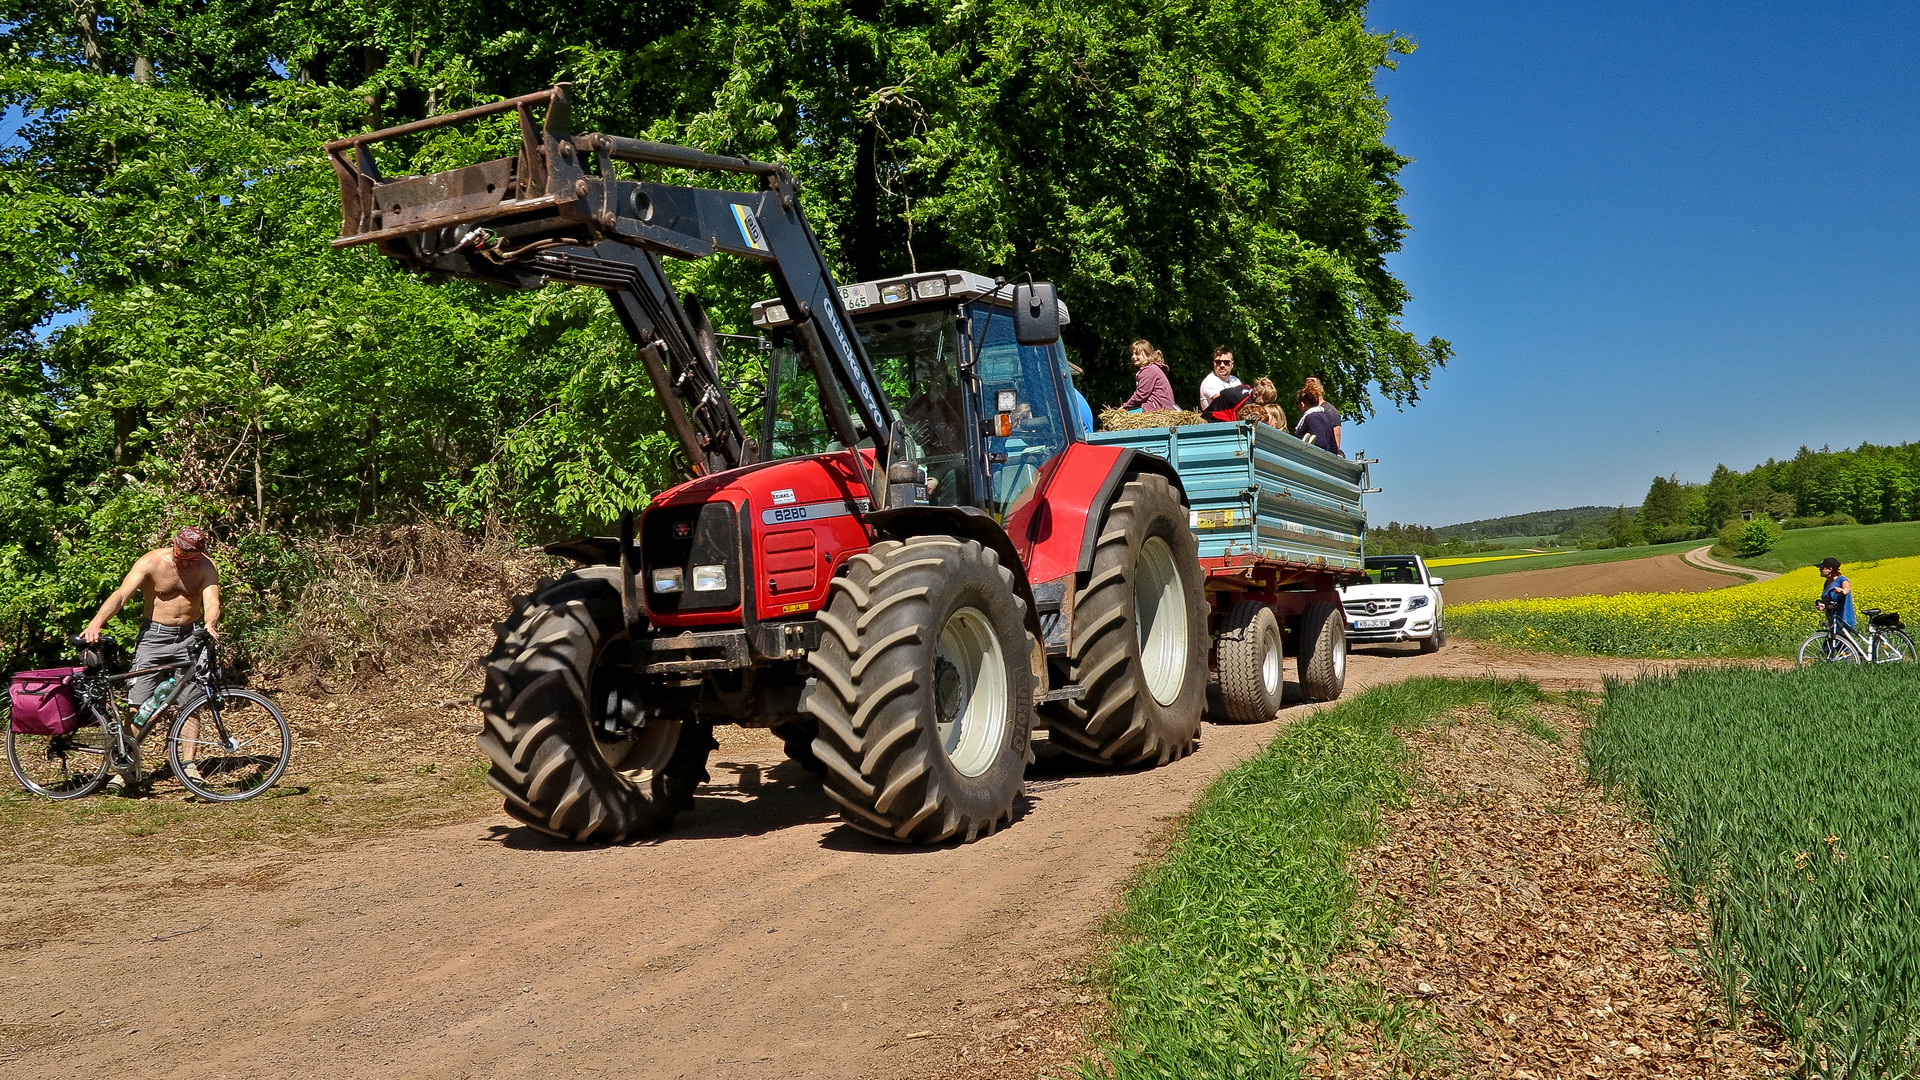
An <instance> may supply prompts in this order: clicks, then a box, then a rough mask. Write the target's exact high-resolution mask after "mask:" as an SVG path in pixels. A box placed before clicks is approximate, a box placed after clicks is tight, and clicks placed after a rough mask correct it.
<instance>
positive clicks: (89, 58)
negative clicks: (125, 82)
mask: <svg viewBox="0 0 1920 1080" xmlns="http://www.w3.org/2000/svg"><path fill="white" fill-rule="evenodd" d="M68 3H69V4H70V5H71V6H72V8H73V24H74V28H75V29H76V30H78V31H79V33H80V55H81V57H83V58H84V59H85V60H86V62H87V70H88V71H91V72H93V73H94V74H95V75H105V74H106V73H107V60H106V57H105V56H103V55H102V54H101V52H100V12H99V10H98V9H97V8H95V7H94V0H68Z"/></svg>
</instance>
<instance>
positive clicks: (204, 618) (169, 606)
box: [80, 526, 220, 706]
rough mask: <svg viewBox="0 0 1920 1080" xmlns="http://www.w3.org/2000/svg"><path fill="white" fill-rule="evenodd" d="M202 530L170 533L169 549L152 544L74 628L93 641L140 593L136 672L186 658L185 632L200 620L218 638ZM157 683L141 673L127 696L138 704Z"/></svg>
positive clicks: (216, 572)
mask: <svg viewBox="0 0 1920 1080" xmlns="http://www.w3.org/2000/svg"><path fill="white" fill-rule="evenodd" d="M206 546H207V534H206V533H203V532H201V531H200V530H199V529H196V528H193V527H191V526H189V527H187V528H184V529H181V530H180V531H179V532H177V533H174V534H173V545H172V546H171V547H163V548H156V549H154V550H152V551H149V552H147V553H146V554H145V555H142V556H140V558H139V559H138V560H136V561H135V562H134V564H133V569H131V570H129V571H127V579H126V580H125V581H122V582H121V583H120V587H119V588H118V589H115V590H114V591H113V595H112V596H109V597H107V600H106V603H104V604H101V605H100V610H99V611H97V612H95V613H94V616H93V621H92V622H90V623H88V624H87V628H86V629H85V630H82V631H81V632H80V636H81V638H83V639H85V640H87V641H99V640H100V631H101V630H102V629H104V628H105V627H106V625H107V620H109V619H111V618H113V617H114V616H115V615H117V614H119V612H120V609H121V608H122V607H124V606H125V605H126V602H127V601H128V600H130V599H132V598H133V594H134V593H135V592H140V593H143V594H145V600H144V606H143V607H142V609H141V612H140V639H139V641H138V643H137V644H135V645H134V648H133V666H134V668H135V669H136V670H137V669H139V668H144V667H154V666H155V665H158V664H171V663H177V662H179V661H182V660H185V659H186V658H187V635H188V634H191V633H192V632H193V626H194V624H195V623H205V624H206V627H207V633H209V634H212V635H213V636H214V637H216V638H218V637H219V636H220V569H219V567H216V566H214V565H213V560H211V559H209V558H207V556H206V552H205V548H206ZM159 684H160V676H159V675H143V676H141V677H140V678H138V679H135V680H133V684H132V686H131V687H130V688H129V690H130V693H129V696H128V700H129V701H131V702H133V703H134V705H135V706H138V705H140V704H142V703H143V702H145V701H146V700H147V697H148V696H149V695H151V694H152V693H153V689H154V687H156V686H158V685H159Z"/></svg>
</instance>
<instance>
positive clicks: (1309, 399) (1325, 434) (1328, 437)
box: [1293, 376, 1347, 457]
mask: <svg viewBox="0 0 1920 1080" xmlns="http://www.w3.org/2000/svg"><path fill="white" fill-rule="evenodd" d="M1295 400H1297V401H1299V403H1300V407H1301V409H1302V410H1303V411H1302V412H1301V414H1300V422H1299V423H1297V424H1295V425H1294V426H1293V433H1294V434H1295V435H1298V436H1300V440H1301V441H1302V442H1310V443H1312V444H1313V445H1315V446H1317V447H1319V448H1320V449H1322V450H1325V451H1326V452H1327V453H1329V454H1333V455H1334V456H1336V457H1346V456H1347V455H1346V454H1345V453H1343V452H1341V450H1340V410H1339V409H1336V408H1334V407H1333V403H1332V402H1329V401H1328V400H1327V390H1326V387H1324V386H1322V385H1321V383H1320V380H1319V379H1317V378H1314V377H1312V376H1308V378H1307V381H1306V383H1305V384H1304V385H1302V386H1301V387H1300V395H1299V397H1298V398H1296V399H1295Z"/></svg>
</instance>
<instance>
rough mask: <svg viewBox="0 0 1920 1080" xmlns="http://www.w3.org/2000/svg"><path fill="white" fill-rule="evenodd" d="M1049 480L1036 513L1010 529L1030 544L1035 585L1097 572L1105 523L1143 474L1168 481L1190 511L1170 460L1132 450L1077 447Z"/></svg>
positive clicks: (1017, 519)
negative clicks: (1095, 557) (1095, 559)
mask: <svg viewBox="0 0 1920 1080" xmlns="http://www.w3.org/2000/svg"><path fill="white" fill-rule="evenodd" d="M1047 471H1048V473H1049V475H1048V477H1047V480H1046V483H1045V484H1044V486H1043V488H1042V490H1041V493H1040V495H1039V497H1038V498H1037V499H1035V500H1034V503H1033V505H1032V506H1031V507H1030V508H1027V509H1023V510H1022V511H1020V512H1016V513H1015V515H1014V516H1013V517H1012V518H1010V519H1009V524H1010V525H1012V526H1013V527H1014V531H1015V532H1016V533H1019V534H1021V537H1022V539H1023V540H1025V541H1026V545H1027V550H1028V557H1027V560H1026V563H1027V573H1028V575H1029V576H1030V577H1031V578H1032V579H1033V580H1034V581H1056V580H1058V579H1060V578H1062V577H1064V576H1066V575H1068V574H1074V573H1085V572H1086V571H1088V570H1091V569H1092V568H1093V549H1094V546H1095V545H1096V544H1097V543H1098V542H1099V540H1100V521H1101V519H1102V518H1103V517H1105V515H1106V512H1107V505H1108V504H1109V503H1111V502H1112V501H1113V499H1114V496H1115V495H1117V494H1118V493H1119V491H1120V488H1121V487H1122V486H1123V485H1125V484H1126V482H1127V481H1128V480H1130V479H1132V478H1134V477H1136V476H1139V475H1141V474H1142V473H1154V474H1156V475H1159V476H1164V477H1166V478H1167V483H1168V484H1171V485H1172V486H1173V490H1174V493H1175V494H1176V495H1178V496H1179V498H1180V502H1181V505H1187V489H1186V485H1185V484H1183V483H1181V482H1180V474H1179V473H1178V472H1176V471H1175V470H1174V467H1173V465H1172V464H1171V463H1169V462H1168V461H1167V460H1166V459H1165V458H1161V457H1156V456H1155V455H1153V454H1146V453H1141V452H1139V451H1137V450H1135V449H1133V448H1132V447H1127V446H1103V445H1100V444H1097V443H1074V444H1073V445H1071V446H1069V447H1067V449H1066V451H1065V452H1064V453H1062V454H1061V455H1060V456H1059V457H1057V458H1055V459H1054V460H1053V462H1050V463H1049V464H1048V470H1047Z"/></svg>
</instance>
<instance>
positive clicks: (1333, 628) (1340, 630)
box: [1327, 621, 1347, 683]
mask: <svg viewBox="0 0 1920 1080" xmlns="http://www.w3.org/2000/svg"><path fill="white" fill-rule="evenodd" d="M1327 632H1328V633H1329V634H1332V635H1333V681H1334V682H1335V683H1344V682H1346V681H1347V631H1346V627H1344V626H1341V625H1340V624H1339V623H1338V622H1333V621H1329V622H1328V623H1327Z"/></svg>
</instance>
